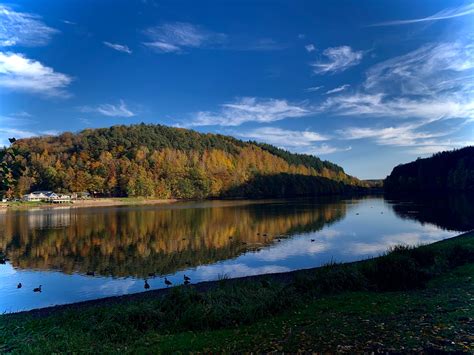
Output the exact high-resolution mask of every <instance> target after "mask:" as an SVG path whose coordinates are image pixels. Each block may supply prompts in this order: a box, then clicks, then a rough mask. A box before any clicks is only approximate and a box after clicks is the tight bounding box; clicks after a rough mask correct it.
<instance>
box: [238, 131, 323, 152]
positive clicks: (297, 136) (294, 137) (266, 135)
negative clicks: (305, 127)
mask: <svg viewBox="0 0 474 355" xmlns="http://www.w3.org/2000/svg"><path fill="white" fill-rule="evenodd" d="M236 135H238V136H240V137H244V138H247V139H250V140H256V141H259V142H266V143H270V144H274V145H276V146H282V147H308V146H311V145H312V144H313V143H314V142H319V141H326V140H328V139H329V137H327V136H324V135H321V134H319V133H317V132H312V131H292V130H287V129H281V128H278V127H259V128H255V129H252V130H250V131H246V132H238V133H236Z"/></svg>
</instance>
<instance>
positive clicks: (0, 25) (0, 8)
mask: <svg viewBox="0 0 474 355" xmlns="http://www.w3.org/2000/svg"><path fill="white" fill-rule="evenodd" d="M57 32H59V31H58V30H55V29H54V28H51V27H48V26H46V25H45V24H44V23H43V22H42V21H41V18H40V17H39V16H37V15H34V14H28V13H23V12H16V11H14V10H12V9H11V8H10V7H8V6H5V5H2V4H0V46H1V47H9V46H15V45H21V46H32V47H33V46H42V45H45V44H47V43H48V42H49V41H50V39H51V37H52V35H53V34H55V33H57Z"/></svg>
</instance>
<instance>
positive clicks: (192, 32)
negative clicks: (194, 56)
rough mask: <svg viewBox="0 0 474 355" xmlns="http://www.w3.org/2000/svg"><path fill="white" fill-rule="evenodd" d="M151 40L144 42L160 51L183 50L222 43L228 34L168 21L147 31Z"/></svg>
mask: <svg viewBox="0 0 474 355" xmlns="http://www.w3.org/2000/svg"><path fill="white" fill-rule="evenodd" d="M145 34H146V35H147V36H148V38H149V39H150V41H148V42H144V44H145V45H146V46H148V47H150V48H153V49H155V50H157V51H159V52H164V53H172V52H182V51H184V49H186V48H199V47H205V46H209V45H212V44H216V43H222V42H223V41H224V40H225V39H226V35H224V34H222V33H215V32H211V31H207V30H205V29H203V28H201V27H199V26H196V25H193V24H190V23H184V22H175V23H166V24H163V25H160V26H156V27H151V28H149V29H147V30H146V31H145Z"/></svg>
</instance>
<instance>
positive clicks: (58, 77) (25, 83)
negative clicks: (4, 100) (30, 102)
mask: <svg viewBox="0 0 474 355" xmlns="http://www.w3.org/2000/svg"><path fill="white" fill-rule="evenodd" d="M71 81H72V78H71V77H70V76H68V75H66V74H62V73H58V72H55V71H54V69H53V68H50V67H47V66H44V65H43V64H41V63H40V62H38V61H35V60H32V59H28V58H26V57H25V56H24V55H23V54H19V53H11V52H0V86H1V87H5V88H7V89H11V90H18V91H25V92H31V93H35V94H40V95H46V96H63V97H64V96H68V94H67V92H66V91H65V88H66V87H67V86H68V85H69V84H70V83H71Z"/></svg>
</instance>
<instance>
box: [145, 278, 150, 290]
mask: <svg viewBox="0 0 474 355" xmlns="http://www.w3.org/2000/svg"><path fill="white" fill-rule="evenodd" d="M143 287H145V290H148V289H149V288H150V284H149V283H148V281H147V280H145V285H144V286H143Z"/></svg>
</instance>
